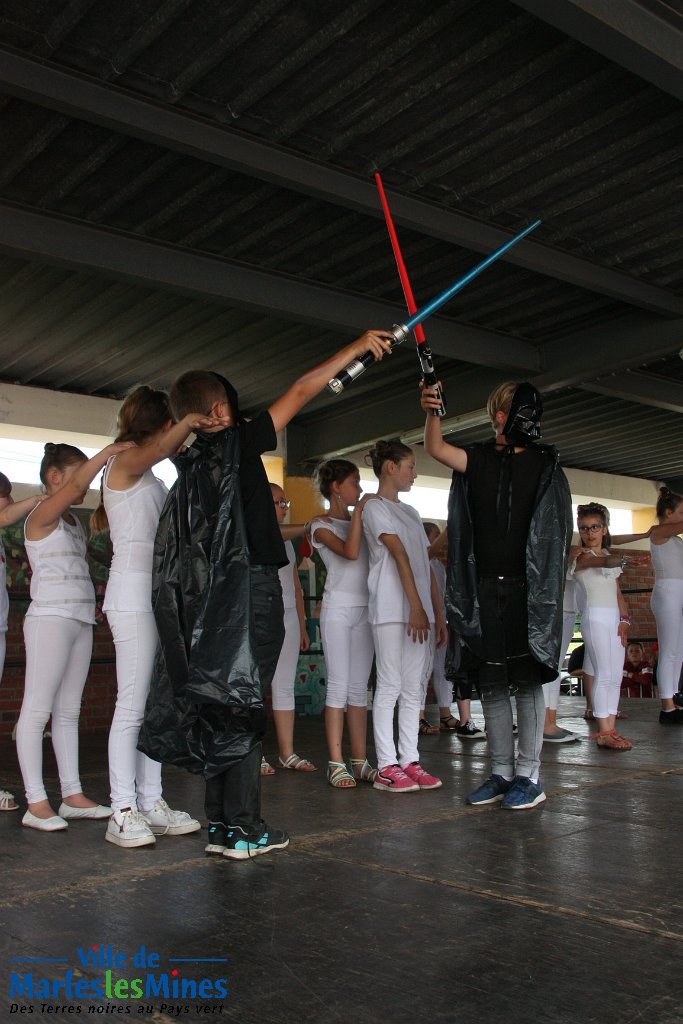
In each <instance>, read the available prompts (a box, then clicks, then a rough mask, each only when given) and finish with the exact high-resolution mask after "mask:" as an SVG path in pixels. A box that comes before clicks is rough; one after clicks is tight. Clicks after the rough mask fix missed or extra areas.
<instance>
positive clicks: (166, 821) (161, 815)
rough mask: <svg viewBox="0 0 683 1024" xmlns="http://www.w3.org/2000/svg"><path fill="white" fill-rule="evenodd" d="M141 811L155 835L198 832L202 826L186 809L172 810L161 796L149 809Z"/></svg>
mask: <svg viewBox="0 0 683 1024" xmlns="http://www.w3.org/2000/svg"><path fill="white" fill-rule="evenodd" d="M142 813H143V815H144V817H145V820H146V821H147V822H149V827H150V828H151V830H152V832H153V833H154V835H155V836H186V835H187V834H188V832H198V831H199V829H200V828H201V827H202V826H201V825H200V823H199V822H198V821H197V819H196V818H193V817H192V816H191V815H189V814H188V813H187V812H186V811H172V810H171V808H170V807H169V806H168V804H167V803H166V801H165V800H162V799H161V797H159V799H158V800H157V802H156V803H155V805H154V807H153V808H152V809H151V811H143V812H142Z"/></svg>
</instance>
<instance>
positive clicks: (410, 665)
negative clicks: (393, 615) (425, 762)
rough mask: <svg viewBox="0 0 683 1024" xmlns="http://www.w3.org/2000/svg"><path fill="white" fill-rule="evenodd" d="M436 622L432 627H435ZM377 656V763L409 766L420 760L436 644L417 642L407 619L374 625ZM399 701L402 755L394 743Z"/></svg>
mask: <svg viewBox="0 0 683 1024" xmlns="http://www.w3.org/2000/svg"><path fill="white" fill-rule="evenodd" d="M433 628H434V627H433V625H432V629H433ZM372 636H373V638H374V641H375V653H376V656H377V685H376V687H375V699H374V702H373V705H372V724H373V729H374V733H375V749H376V751H377V765H378V767H379V768H386V767H387V765H390V764H396V763H398V764H400V765H401V767H402V768H403V767H405V765H407V764H411V763H412V762H413V761H419V759H420V758H419V754H418V752H417V737H418V731H419V725H420V708H421V705H422V688H423V686H424V683H425V680H426V679H428V678H429V673H430V672H431V670H432V644H431V643H430V641H429V640H427V642H426V643H424V644H421V643H419V642H414V641H413V640H411V639H410V637H409V636H408V635H407V633H406V624H405V622H385V623H383V624H382V625H379V626H373V627H372ZM397 702H398V757H397V756H396V747H395V745H394V708H395V707H396V704H397Z"/></svg>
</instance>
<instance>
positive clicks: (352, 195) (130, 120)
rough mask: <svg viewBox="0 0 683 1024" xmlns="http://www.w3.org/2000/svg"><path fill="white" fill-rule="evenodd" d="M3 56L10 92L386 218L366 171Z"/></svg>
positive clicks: (663, 306)
mask: <svg viewBox="0 0 683 1024" xmlns="http://www.w3.org/2000/svg"><path fill="white" fill-rule="evenodd" d="M0 56H1V59H0V88H1V89H3V90H4V91H5V92H7V93H8V94H9V95H12V96H16V97H19V98H21V99H24V100H27V101H29V102H32V103H37V104H39V105H41V106H43V107H47V108H49V109H51V110H56V111H59V112H61V113H65V114H68V115H70V116H72V117H76V118H79V119H81V120H86V121H90V122H92V123H94V124H98V125H101V126H104V127H106V128H109V129H111V130H113V131H117V132H121V133H123V134H125V135H128V136H133V137H135V138H139V139H143V140H145V141H147V142H151V143H154V144H155V145H157V146H160V147H162V148H163V149H166V150H169V149H170V150H174V151H176V152H179V153H185V154H188V155H190V156H193V157H196V158H197V159H199V160H203V161H206V162H208V163H213V164H217V165H219V166H221V167H227V168H229V169H230V170H233V171H237V172H240V173H243V174H247V175H250V176H251V177H255V178H259V179H261V180H263V181H268V182H271V183H272V184H275V185H278V186H280V187H282V188H287V189H291V190H294V191H297V192H302V193H304V194H305V195H309V196H315V197H317V198H318V199H322V200H324V201H327V202H331V203H335V204H336V205H338V206H342V207H346V208H349V209H352V210H355V211H357V212H359V213H362V214H366V215H369V216H372V217H376V218H378V219H379V218H381V217H382V212H381V210H380V208H379V204H378V200H377V193H376V190H375V187H374V185H372V184H371V183H370V182H369V181H367V180H366V179H365V178H362V177H360V176H358V175H354V174H351V173H349V172H348V171H343V170H341V169H339V168H336V167H332V166H330V165H329V164H323V163H317V162H316V161H314V160H311V159H309V158H307V157H304V156H301V155H300V154H297V153H294V152H292V151H290V150H287V149H285V148H284V147H280V146H275V145H272V144H269V143H265V142H261V141H259V140H257V139H255V138H252V137H249V136H247V135H242V134H240V133H238V132H235V131H230V130H228V129H226V128H224V127H222V126H219V125H217V124H216V123H215V122H213V121H210V120H209V119H207V118H201V117H198V116H196V115H192V114H188V113H187V112H180V111H178V110H176V109H175V108H174V107H171V106H168V105H165V104H161V103H158V102H155V101H152V100H149V99H146V98H143V97H141V96H139V95H137V94H134V93H132V92H129V91H126V90H124V89H121V88H119V87H117V86H114V85H111V84H108V83H107V84H105V83H103V82H101V81H99V80H98V79H95V78H92V77H90V76H87V75H83V74H79V73H77V72H74V71H71V70H66V69H65V68H62V67H59V66H58V65H56V64H51V63H48V62H47V61H42V60H36V59H32V58H30V57H27V56H25V55H24V54H21V53H18V52H17V51H15V50H11V49H9V48H0ZM388 197H389V202H390V205H391V209H392V214H393V217H394V220H395V221H396V222H397V223H399V224H402V225H403V226H405V227H408V228H411V229H413V230H414V231H417V232H420V233H422V234H424V235H427V236H428V237H432V238H439V239H441V240H442V241H445V242H448V243H451V244H454V245H459V246H464V247H466V248H468V249H472V250H474V251H476V252H485V253H486V252H492V251H493V250H495V249H497V248H499V247H500V246H501V245H502V244H503V243H504V242H505V241H507V239H508V237H509V236H508V235H506V233H505V232H503V231H501V230H499V229H498V228H495V227H491V226H489V225H486V224H483V223H481V222H479V221H477V220H475V219H473V218H471V217H465V216H463V215H462V214H459V213H456V212H454V211H452V210H447V209H444V208H443V207H441V206H438V205H435V204H432V203H427V202H425V201H423V200H420V199H414V198H412V197H410V196H406V195H402V194H401V193H397V192H391V191H390V192H389V193H388ZM538 212H539V213H540V214H541V216H542V211H538ZM503 258H504V259H505V260H507V261H508V262H510V263H512V264H515V265H516V266H520V267H523V268H524V269H527V270H531V271H533V272H535V273H540V274H544V275H545V276H547V277H551V278H556V279H557V280H560V281H565V282H567V283H569V284H572V285H576V286H577V287H581V288H586V289H587V290H589V291H592V292H597V293H599V294H602V295H607V296H609V297H610V298H613V299H617V300H618V301H620V302H624V303H627V304H629V305H631V306H639V307H642V308H643V309H647V310H649V311H650V312H655V313H659V314H662V315H665V316H683V298H680V297H677V296H675V295H673V294H672V293H670V292H667V291H666V290H664V289H662V288H657V287H654V286H653V285H649V284H647V283H646V282H643V281H638V280H636V279H635V278H632V277H629V276H628V275H626V274H622V273H619V272H617V271H614V270H610V269H608V268H605V267H602V266H600V265H599V264H597V263H592V262H590V261H589V260H585V259H581V258H580V257H576V256H572V255H570V254H568V253H565V252H561V251H559V250H557V249H553V248H552V247H550V246H547V245H542V244H540V243H538V242H533V241H530V240H529V239H525V240H524V241H523V242H520V244H519V245H517V246H515V247H514V248H513V249H511V250H510V252H508V253H506V255H505V257H503Z"/></svg>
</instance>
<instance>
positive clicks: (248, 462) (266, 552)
mask: <svg viewBox="0 0 683 1024" xmlns="http://www.w3.org/2000/svg"><path fill="white" fill-rule="evenodd" d="M239 432H240V487H241V489H242V505H243V506H244V519H245V522H246V526H247V540H248V541H249V561H250V562H251V564H252V565H276V566H278V568H279V567H281V566H283V565H287V552H286V551H285V545H284V541H283V540H282V535H281V533H280V527H279V525H278V521H277V516H276V515H275V505H274V503H273V492H272V491H271V489H270V484H269V483H268V477H267V476H266V471H265V468H264V465H263V463H262V461H261V455H262V453H263V452H272V451H273V449H275V448H277V435H276V433H275V427H274V426H273V421H272V419H271V418H270V413H269V412H268V411H267V410H266V411H264V412H260V413H259V414H258V415H257V416H255V417H254V418H253V420H250V421H249V422H243V423H241V424H240V427H239Z"/></svg>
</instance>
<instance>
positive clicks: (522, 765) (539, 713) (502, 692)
mask: <svg viewBox="0 0 683 1024" xmlns="http://www.w3.org/2000/svg"><path fill="white" fill-rule="evenodd" d="M480 691H481V703H482V707H483V708H484V717H485V719H486V735H487V738H488V743H489V751H490V754H491V770H492V772H493V774H494V775H503V776H504V777H505V778H508V779H509V778H512V777H513V776H514V775H524V776H525V777H527V778H529V779H537V778H538V773H539V771H540V768H541V747H542V746H543V721H544V718H545V698H544V695H543V687H542V686H540V685H539V686H520V687H519V689H517V690H516V691H515V702H516V704H517V728H518V730H519V744H518V748H517V766H516V767H515V740H514V737H513V735H512V701H511V698H510V689H509V687H508V685H507V684H502V683H494V684H493V685H484V686H480Z"/></svg>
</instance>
